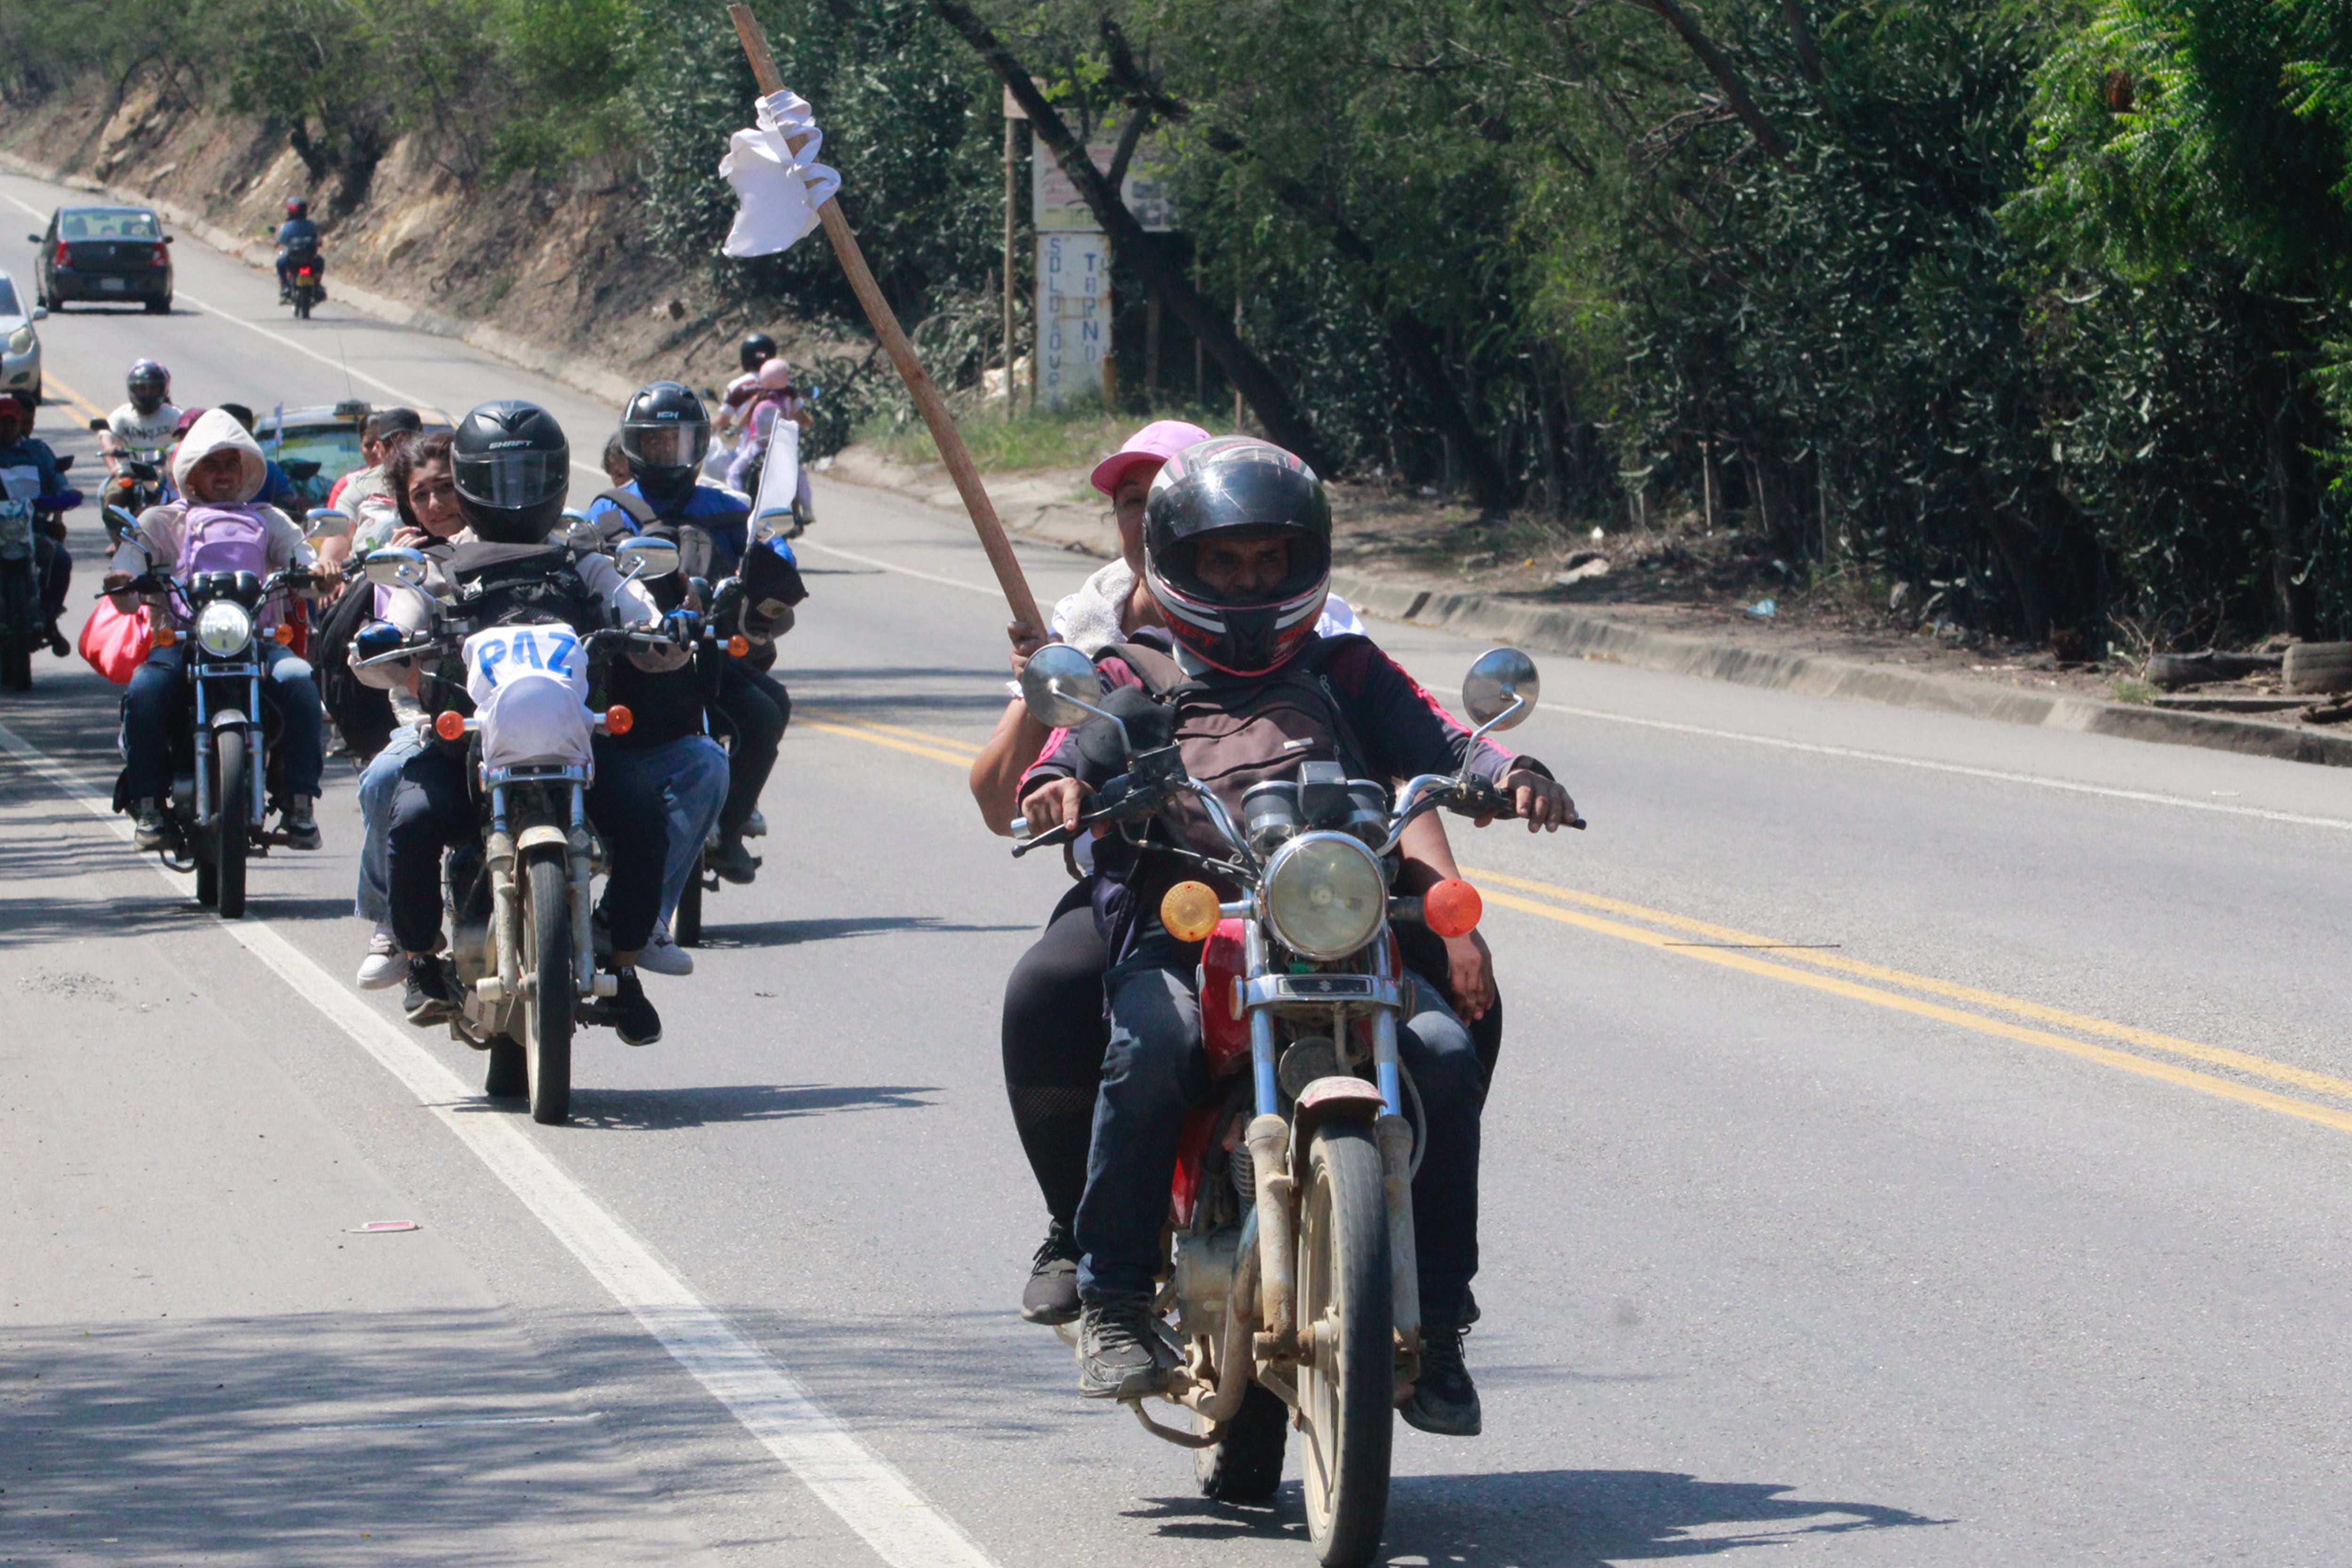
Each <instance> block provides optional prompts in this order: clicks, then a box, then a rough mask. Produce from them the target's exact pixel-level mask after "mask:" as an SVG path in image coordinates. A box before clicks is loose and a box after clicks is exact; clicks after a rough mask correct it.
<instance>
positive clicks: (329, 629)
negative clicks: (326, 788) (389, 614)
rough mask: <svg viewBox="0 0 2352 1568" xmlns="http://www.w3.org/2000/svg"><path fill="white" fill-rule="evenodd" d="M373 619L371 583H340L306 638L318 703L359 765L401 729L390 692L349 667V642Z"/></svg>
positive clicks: (362, 579)
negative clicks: (315, 625)
mask: <svg viewBox="0 0 2352 1568" xmlns="http://www.w3.org/2000/svg"><path fill="white" fill-rule="evenodd" d="M374 618H375V587H374V584H371V583H370V582H368V580H367V579H366V578H364V577H358V578H353V579H352V580H351V581H349V582H347V583H345V584H343V591H342V594H341V596H340V597H338V598H337V599H336V600H335V602H334V603H333V604H332V605H329V606H328V607H327V613H326V614H325V615H324V616H320V620H319V624H318V626H317V627H316V629H315V630H313V632H312V633H311V636H310V668H311V669H312V671H313V672H314V673H315V674H316V675H317V676H318V678H319V700H320V702H321V703H322V704H324V705H325V707H326V710H327V717H328V718H330V719H331V720H333V721H334V725H335V732H336V733H337V734H339V735H341V736H342V738H343V744H344V745H345V746H346V747H348V748H349V749H350V751H351V753H352V755H353V756H355V757H357V758H359V759H360V760H361V761H362V762H365V761H366V760H367V759H368V758H370V757H373V756H374V755H375V754H376V753H377V752H380V751H382V750H383V746H384V742H387V741H389V740H391V739H392V732H393V731H394V730H395V729H397V728H399V725H400V721H399V720H398V719H396V718H394V715H393V711H392V694H391V693H390V692H388V691H385V690H383V689H381V688H380V687H374V686H370V685H368V684H367V683H366V682H365V681H363V680H362V679H360V678H359V675H358V673H357V672H356V671H354V670H353V669H352V666H351V651H352V638H353V637H357V636H358V635H359V631H360V628H361V627H362V626H366V625H367V624H368V623H369V622H370V621H372V620H373V619H374Z"/></svg>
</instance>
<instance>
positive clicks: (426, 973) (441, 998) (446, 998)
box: [400, 954, 461, 1028]
mask: <svg viewBox="0 0 2352 1568" xmlns="http://www.w3.org/2000/svg"><path fill="white" fill-rule="evenodd" d="M400 1005H401V1008H402V1010H403V1011H404V1012H405V1013H407V1015H408V1021H409V1022H410V1023H412V1024H414V1025H415V1026H417V1027H418V1028H429V1027H431V1026H433V1025H435V1024H446V1023H447V1022H448V1021H449V1020H450V1019H452V1018H454V1017H456V1016H457V1012H458V1009H459V1006H460V1005H461V1001H460V998H459V996H458V994H457V976H456V975H454V974H452V973H449V966H448V965H447V964H446V963H444V962H442V960H441V959H440V957H439V956H438V955H437V954H436V955H427V956H425V957H421V958H419V957H412V958H410V959H409V961H408V989H407V990H406V991H405V992H404V993H403V994H402V995H401V998H400Z"/></svg>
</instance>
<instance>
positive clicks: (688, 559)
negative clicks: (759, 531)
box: [588, 381, 808, 889]
mask: <svg viewBox="0 0 2352 1568" xmlns="http://www.w3.org/2000/svg"><path fill="white" fill-rule="evenodd" d="M620 439H621V450H622V455H623V456H624V457H625V458H626V459H627V461H628V465H629V472H630V474H631V476H632V478H631V479H630V482H629V483H628V484H626V485H624V486H622V487H621V488H620V489H616V490H607V491H605V492H604V494H602V495H600V496H599V497H597V499H596V500H594V501H593V502H592V503H590V505H589V508H588V521H590V522H592V523H593V524H595V525H596V528H597V531H598V532H599V533H600V534H601V535H603V536H604V537H605V538H606V539H612V538H614V537H616V536H619V535H622V534H625V533H629V532H639V533H651V534H655V535H657V536H660V537H664V538H668V539H675V540H677V543H678V547H679V565H678V571H679V574H680V576H681V577H714V578H715V577H719V576H723V575H727V574H739V575H740V576H741V578H742V580H743V587H744V607H743V610H742V613H741V617H740V623H739V624H738V625H736V626H724V627H721V628H719V631H720V635H721V636H732V635H733V634H734V633H736V632H737V631H740V632H741V633H742V635H743V636H744V637H745V638H746V639H748V640H749V641H750V642H751V644H752V646H753V652H752V653H751V655H750V656H749V657H747V658H730V659H728V660H727V661H726V665H725V667H724V668H723V669H722V670H721V671H720V673H719V684H718V687H717V689H716V690H715V691H713V692H712V693H711V694H710V698H709V702H710V707H711V708H712V710H714V711H715V712H716V713H717V714H718V716H719V719H720V721H722V722H724V723H725V724H726V725H727V726H728V728H729V729H730V731H731V732H732V734H733V739H734V747H733V750H732V751H731V752H730V753H729V755H728V763H727V766H728V787H727V800H726V804H725V805H723V806H722V807H721V808H720V810H719V843H718V846H717V847H716V848H714V849H713V850H712V851H711V852H710V866H711V869H713V870H714V871H716V872H718V874H719V876H721V877H724V878H725V879H727V880H729V881H730V882H739V883H740V882H749V881H751V879H752V876H753V874H754V873H755V872H756V871H757V870H758V868H759V865H760V861H759V858H758V857H756V856H754V855H753V854H752V853H751V850H750V849H749V848H747V847H745V846H744V843H743V839H744V837H745V832H744V830H745V828H746V827H747V826H749V825H750V823H751V816H752V814H753V813H754V812H756V811H758V810H759V806H760V792H761V790H762V789H764V788H765V787H766V786H767V783H768V774H769V773H771V772H772V770H773V769H774V767H775V765H776V748H777V747H778V746H779V745H780V744H781V743H782V741H783V736H784V727H785V726H786V725H787V724H788V723H790V722H791V721H792V713H793V701H792V697H791V696H790V694H789V693H787V692H786V691H785V689H784V688H783V686H782V683H781V682H779V681H777V680H775V679H772V678H770V677H769V676H767V675H765V674H762V673H761V669H760V668H759V666H760V665H761V663H762V662H772V660H773V658H774V644H775V639H776V638H777V637H782V635H783V634H784V633H786V632H788V631H790V630H791V629H792V626H793V614H794V612H793V606H794V605H798V604H799V603H800V602H801V601H802V600H803V599H804V598H806V597H807V596H808V590H807V588H806V587H805V586H804V585H803V584H802V582H801V574H800V563H799V562H798V561H797V560H796V559H795V558H794V557H793V547H792V546H791V545H790V544H788V543H786V542H784V541H783V540H782V539H778V538H769V539H765V540H754V539H752V538H751V501H750V500H749V499H748V498H747V497H745V496H743V495H742V494H740V493H739V492H737V491H735V490H730V489H723V488H721V487H720V486H718V485H714V484H709V483H707V482H705V481H703V480H701V479H698V477H697V476H698V473H699V471H700V468H701V464H702V458H703V455H704V454H705V453H706V452H708V451H709V447H710V416H709V413H708V412H706V411H705V409H704V408H703V405H702V400H701V399H700V398H699V397H697V396H696V395H694V394H693V392H691V391H690V390H688V388H687V387H685V386H682V385H680V384H678V383H677V382H674V381H656V382H655V383H653V384H651V385H649V386H646V387H643V388H641V389H640V390H639V391H638V392H637V394H636V395H635V396H633V397H631V398H630V399H629V402H628V405H627V406H626V407H625V408H624V409H623V410H622V413H621V437H620ZM680 886H681V889H682V888H683V884H680Z"/></svg>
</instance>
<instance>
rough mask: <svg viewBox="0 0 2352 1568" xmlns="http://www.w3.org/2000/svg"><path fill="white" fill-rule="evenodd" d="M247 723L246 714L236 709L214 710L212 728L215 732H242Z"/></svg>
mask: <svg viewBox="0 0 2352 1568" xmlns="http://www.w3.org/2000/svg"><path fill="white" fill-rule="evenodd" d="M246 723H247V720H246V717H245V715H244V713H242V712H241V711H239V710H236V709H235V708H215V709H214V710H213V717H212V727H213V728H214V729H215V730H242V729H244V728H245V727H246Z"/></svg>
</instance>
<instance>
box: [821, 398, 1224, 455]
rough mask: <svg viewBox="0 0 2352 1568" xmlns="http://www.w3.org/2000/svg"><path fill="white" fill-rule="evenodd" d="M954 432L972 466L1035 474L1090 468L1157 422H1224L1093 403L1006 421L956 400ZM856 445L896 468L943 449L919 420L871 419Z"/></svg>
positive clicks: (1193, 413)
mask: <svg viewBox="0 0 2352 1568" xmlns="http://www.w3.org/2000/svg"><path fill="white" fill-rule="evenodd" d="M957 403H958V404H959V405H960V406H958V407H957V408H956V428H957V429H958V430H961V432H962V433H963V440H964V445H965V446H967V447H971V457H972V461H974V462H975V463H978V464H979V465H980V467H981V468H982V471H983V472H986V473H992V474H1034V473H1038V472H1042V471H1045V470H1047V469H1052V468H1092V467H1093V466H1094V465H1095V464H1097V463H1098V462H1100V461H1102V459H1103V458H1107V457H1108V456H1109V455H1110V454H1111V453H1113V452H1116V451H1117V450H1118V448H1119V446H1120V444H1121V443H1122V442H1124V441H1125V440H1126V439H1127V438H1128V437H1129V436H1131V435H1133V434H1134V433H1135V432H1136V431H1138V430H1139V429H1141V428H1142V427H1143V426H1146V425H1149V424H1150V423H1151V422H1152V421H1153V420H1155V419H1189V420H1191V421H1192V422H1193V423H1194V424H1196V425H1200V426H1202V427H1203V428H1205V429H1208V430H1212V431H1214V430H1216V429H1218V428H1219V427H1220V426H1221V425H1222V424H1223V423H1225V421H1216V422H1212V421H1211V420H1209V419H1206V418H1203V417H1202V414H1201V411H1200V410H1198V409H1192V408H1163V409H1160V410H1157V411H1155V412H1153V413H1150V414H1105V413H1104V412H1103V411H1102V405H1101V404H1100V403H1098V402H1093V401H1089V402H1087V403H1085V404H1080V405H1072V406H1069V407H1066V408H1062V409H1059V410H1045V409H1040V410H1037V411H1035V412H1034V413H1032V412H1029V411H1026V410H1024V412H1023V413H1022V414H1021V415H1020V416H1018V417H1016V418H1013V419H1010V420H1008V419H1006V418H1005V417H1004V415H1003V411H1002V410H1001V409H999V408H996V407H993V406H988V405H971V404H965V403H964V402H963V400H962V399H961V398H959V399H957ZM855 438H856V440H858V441H861V442H865V443H867V444H869V445H871V446H872V447H874V448H875V450H877V451H878V452H879V453H881V454H882V456H884V457H886V458H889V459H890V460H891V461H892V462H895V463H912V464H921V463H936V462H938V461H939V460H940V452H939V447H937V446H936V445H935V444H933V442H932V440H931V433H930V431H929V429H928V428H926V427H925V426H924V425H923V423H922V421H921V420H919V419H911V418H910V419H908V421H907V423H906V424H904V425H903V426H902V425H898V424H897V423H895V422H893V421H891V420H888V419H872V420H868V421H866V423H865V424H863V425H861V426H858V427H857V429H856V433H855Z"/></svg>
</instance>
